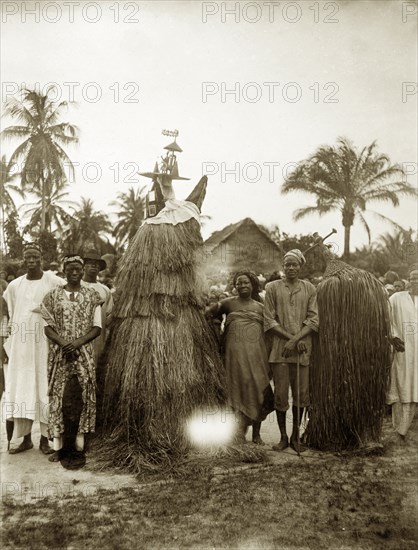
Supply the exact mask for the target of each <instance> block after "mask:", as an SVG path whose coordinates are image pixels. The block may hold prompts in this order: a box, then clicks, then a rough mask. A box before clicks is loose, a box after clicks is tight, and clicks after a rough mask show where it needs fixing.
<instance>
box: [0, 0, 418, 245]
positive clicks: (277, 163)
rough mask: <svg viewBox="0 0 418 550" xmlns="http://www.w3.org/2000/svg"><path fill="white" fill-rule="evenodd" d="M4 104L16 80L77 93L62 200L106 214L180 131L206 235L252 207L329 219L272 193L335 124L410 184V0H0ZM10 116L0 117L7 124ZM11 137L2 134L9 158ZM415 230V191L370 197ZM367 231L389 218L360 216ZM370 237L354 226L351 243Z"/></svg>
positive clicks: (413, 116) (308, 228)
mask: <svg viewBox="0 0 418 550" xmlns="http://www.w3.org/2000/svg"><path fill="white" fill-rule="evenodd" d="M1 7H2V24H1V31H2V35H1V81H2V89H1V92H2V93H1V102H2V105H3V104H4V102H5V101H6V100H7V99H8V98H9V97H11V96H13V95H14V94H16V91H17V89H18V87H19V86H22V85H26V86H28V87H34V86H35V87H38V88H40V89H41V90H46V89H47V87H48V85H51V84H52V83H55V90H56V96H57V100H61V101H63V100H74V101H75V102H76V104H74V105H73V104H71V105H70V106H69V107H68V110H67V112H66V113H65V116H63V119H64V120H65V121H68V122H71V123H73V124H76V125H77V126H78V127H79V129H80V134H79V135H80V139H79V144H78V145H77V146H74V147H73V146H71V147H67V149H66V150H67V153H68V155H69V157H70V158H71V159H72V161H73V162H74V163H75V164H76V177H75V180H74V181H71V184H70V189H69V198H70V199H72V200H76V201H78V200H79V199H80V197H81V196H83V197H88V198H91V199H93V200H94V204H95V206H96V208H97V209H100V210H103V211H105V212H112V211H114V210H115V208H114V207H111V206H109V203H110V202H111V201H113V200H115V198H116V195H117V192H118V191H122V192H125V191H127V190H128V188H129V187H131V186H133V187H134V188H137V187H138V186H139V187H142V186H146V188H149V185H150V180H148V179H145V178H143V177H140V176H138V172H141V171H150V170H151V169H152V168H153V166H154V164H155V161H156V160H157V159H158V158H159V156H160V155H161V154H162V153H163V147H164V146H165V145H167V144H168V143H169V142H170V141H171V138H169V137H165V136H163V135H162V134H161V132H162V130H163V129H168V130H174V129H177V130H178V131H179V136H178V138H177V141H178V143H179V145H180V146H181V147H182V149H183V153H180V154H179V155H178V163H179V169H180V175H182V176H185V177H189V178H191V180H190V182H176V183H175V190H176V195H177V198H180V199H182V198H185V197H186V196H187V195H188V193H189V192H190V191H191V189H192V188H193V186H194V185H195V183H197V181H198V180H199V179H200V177H201V176H202V174H204V173H206V174H207V175H208V177H209V184H208V191H207V196H206V199H205V203H204V205H203V213H204V214H205V215H207V216H210V219H209V220H207V221H206V222H205V224H204V227H203V235H204V237H205V238H206V237H208V236H209V235H210V233H212V232H213V231H215V230H218V229H221V228H223V227H224V226H225V225H227V224H229V223H233V222H236V221H239V220H241V219H243V218H245V217H251V218H252V219H253V220H254V221H256V222H257V223H262V224H264V225H267V226H271V225H278V226H279V228H280V230H281V231H283V232H286V233H290V234H307V233H312V232H314V231H318V232H319V233H320V234H323V235H325V234H327V233H329V232H330V230H331V229H332V228H333V227H335V228H336V229H337V230H338V233H337V235H336V236H334V242H335V245H336V246H337V247H341V250H342V244H343V230H342V226H341V216H340V214H339V213H338V212H336V213H334V214H329V215H327V216H325V217H322V218H320V217H319V216H316V215H313V216H310V217H308V218H305V219H304V220H300V221H298V222H295V221H294V220H293V212H294V211H295V210H296V209H297V208H300V207H303V206H308V205H311V204H313V201H314V199H313V198H311V197H309V196H308V195H302V194H293V193H292V194H289V195H282V194H281V192H280V190H281V185H282V183H283V181H284V178H285V176H286V174H287V173H288V172H289V171H291V169H292V168H293V167H294V166H296V164H297V163H298V162H300V161H301V160H303V159H304V158H306V157H308V156H309V155H311V154H312V153H313V152H314V151H315V149H316V148H317V147H319V146H321V145H334V144H335V143H336V140H337V139H338V137H341V136H343V137H346V138H348V139H349V140H351V141H352V143H353V144H354V145H355V146H356V147H358V148H362V147H364V146H366V145H369V144H370V143H372V142H373V141H375V140H376V141H377V144H378V149H379V151H380V152H382V153H386V154H387V155H389V157H390V159H391V161H392V162H394V163H400V164H403V165H404V168H405V169H406V170H407V171H408V172H409V175H408V181H409V182H410V183H411V184H413V185H414V186H416V185H417V175H416V173H417V135H418V133H417V97H418V94H417V80H418V78H417V15H416V14H417V11H418V8H417V3H416V2H414V1H411V2H407V1H405V2H398V1H396V2H390V1H389V2H387V1H383V0H382V1H380V0H377V1H376V0H374V1H350V2H347V1H340V2H314V1H310V0H307V1H299V2H264V1H262V2H229V1H228V2H198V1H181V2H179V1H177V0H166V1H153V2H139V1H137V2H123V1H120V2H118V1H109V2H107V1H97V2H71V1H68V2H20V1H19V2H14V1H12V2H2V6H1ZM9 123H10V121H9V120H7V119H5V118H3V119H2V121H1V125H2V128H4V127H6V126H7V125H8V124H9ZM16 146H17V142H13V143H9V144H3V146H2V154H6V155H7V156H10V153H11V151H12V150H13V149H14V148H15V147H16ZM370 209H371V210H375V211H377V212H379V213H381V214H383V215H385V216H389V217H390V218H392V219H393V220H395V221H396V222H398V223H399V224H401V225H402V226H403V227H405V228H409V227H411V228H412V229H413V230H414V231H416V229H417V204H416V202H415V201H413V200H411V199H403V198H402V199H401V205H400V207H399V208H396V209H395V208H393V207H392V206H391V205H389V204H370ZM367 219H368V221H369V223H370V226H371V229H372V239H373V240H375V239H377V238H378V237H379V235H380V234H382V233H384V232H386V231H393V229H392V227H391V226H390V225H389V224H385V223H382V222H381V221H380V220H378V219H377V218H375V217H374V216H373V214H370V215H368V216H367ZM363 244H367V234H366V233H365V231H364V230H363V229H362V227H361V226H360V225H359V224H356V225H355V226H354V228H353V230H352V248H354V247H358V246H362V245H363Z"/></svg>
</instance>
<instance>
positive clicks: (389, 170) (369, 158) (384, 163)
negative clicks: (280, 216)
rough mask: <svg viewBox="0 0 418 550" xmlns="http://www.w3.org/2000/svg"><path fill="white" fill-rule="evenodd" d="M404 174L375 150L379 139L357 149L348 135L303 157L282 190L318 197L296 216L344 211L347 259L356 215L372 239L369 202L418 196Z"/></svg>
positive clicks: (396, 202) (396, 201)
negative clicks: (313, 203) (313, 204)
mask: <svg viewBox="0 0 418 550" xmlns="http://www.w3.org/2000/svg"><path fill="white" fill-rule="evenodd" d="M404 176H405V174H404V171H403V169H402V168H401V167H400V166H399V165H397V164H394V165H392V164H390V160H389V158H388V156H387V155H383V154H379V153H378V152H377V151H376V142H373V143H372V144H371V145H369V146H367V147H364V148H363V149H362V150H361V151H360V153H358V151H357V150H356V149H355V148H354V147H353V146H352V145H351V143H350V142H349V141H348V140H347V139H343V138H340V139H339V140H338V142H337V146H336V147H331V146H324V147H320V148H319V149H318V150H317V151H315V153H313V155H312V156H310V157H309V158H308V159H307V160H304V161H302V162H301V163H300V164H299V166H298V167H297V168H296V169H295V170H294V171H293V172H292V173H291V174H290V175H289V176H288V177H287V178H286V180H285V182H284V184H283V187H282V193H289V192H291V191H302V192H305V193H310V194H311V195H313V196H315V197H316V205H315V206H308V207H305V208H300V209H298V210H296V211H295V212H294V219H295V220H299V219H300V218H303V217H304V216H307V215H308V214H313V213H316V214H319V215H322V214H326V213H328V212H331V211H333V210H338V211H339V212H341V215H342V225H343V226H344V257H345V258H346V259H347V258H348V257H349V254H350V231H351V227H352V225H353V224H354V220H355V218H358V219H359V221H360V223H361V224H362V225H363V227H364V228H365V229H366V231H367V234H368V236H369V241H370V228H369V226H368V224H367V222H366V220H365V218H364V212H365V211H366V206H367V203H369V202H373V201H386V202H387V201H390V202H391V203H392V204H393V206H398V205H399V197H400V196H401V195H409V196H414V197H416V196H418V193H417V191H416V190H415V189H414V188H413V187H412V186H411V185H410V184H409V183H408V182H407V181H406V180H405V177H404ZM374 214H375V215H377V216H378V217H380V218H381V219H384V220H386V221H389V222H391V223H392V224H393V225H396V226H398V224H395V222H392V221H391V220H389V219H388V218H386V216H383V215H382V214H379V213H377V212H374ZM398 227H399V226H398Z"/></svg>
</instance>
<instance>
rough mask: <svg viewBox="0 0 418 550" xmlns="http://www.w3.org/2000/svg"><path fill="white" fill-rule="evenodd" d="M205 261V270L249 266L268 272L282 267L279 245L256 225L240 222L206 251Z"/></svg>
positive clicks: (234, 269)
mask: <svg viewBox="0 0 418 550" xmlns="http://www.w3.org/2000/svg"><path fill="white" fill-rule="evenodd" d="M204 264H205V269H206V271H207V272H211V271H236V270H239V269H244V268H249V269H251V270H253V271H255V272H256V273H269V272H272V271H275V270H278V269H281V266H282V262H281V253H280V250H279V248H278V247H277V246H276V244H275V243H274V242H273V241H271V240H270V239H269V238H268V237H267V236H266V235H264V234H263V233H262V232H261V231H260V230H259V229H258V228H257V227H256V225H255V224H254V225H253V224H251V225H247V224H244V225H242V226H241V227H239V228H238V229H237V230H236V231H235V232H234V233H233V234H232V235H230V236H229V237H227V238H226V239H225V240H224V241H223V242H221V243H220V244H219V245H218V246H217V247H215V248H214V249H213V250H212V251H211V253H209V251H207V250H206V251H205V258H204Z"/></svg>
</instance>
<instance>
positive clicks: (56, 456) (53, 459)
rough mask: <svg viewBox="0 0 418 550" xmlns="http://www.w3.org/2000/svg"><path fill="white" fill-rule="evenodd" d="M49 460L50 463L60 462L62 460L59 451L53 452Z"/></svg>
mask: <svg viewBox="0 0 418 550" xmlns="http://www.w3.org/2000/svg"><path fill="white" fill-rule="evenodd" d="M48 460H49V462H59V461H60V460H61V453H60V452H59V451H52V454H51V455H50V456H49V458H48Z"/></svg>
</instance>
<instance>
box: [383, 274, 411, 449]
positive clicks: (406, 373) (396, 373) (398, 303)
mask: <svg viewBox="0 0 418 550" xmlns="http://www.w3.org/2000/svg"><path fill="white" fill-rule="evenodd" d="M409 281H410V289H409V290H408V291H404V292H396V293H395V294H393V295H392V296H391V297H390V299H389V301H390V304H391V318H392V342H393V346H394V349H395V355H394V359H393V363H392V370H391V382H390V390H389V395H388V404H389V405H392V421H393V427H394V428H395V430H396V432H397V433H398V434H399V436H400V437H401V440H404V438H405V436H406V434H407V432H408V429H409V427H410V426H411V424H412V421H413V419H414V415H415V411H416V407H417V403H418V271H411V273H410V275H409Z"/></svg>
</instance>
